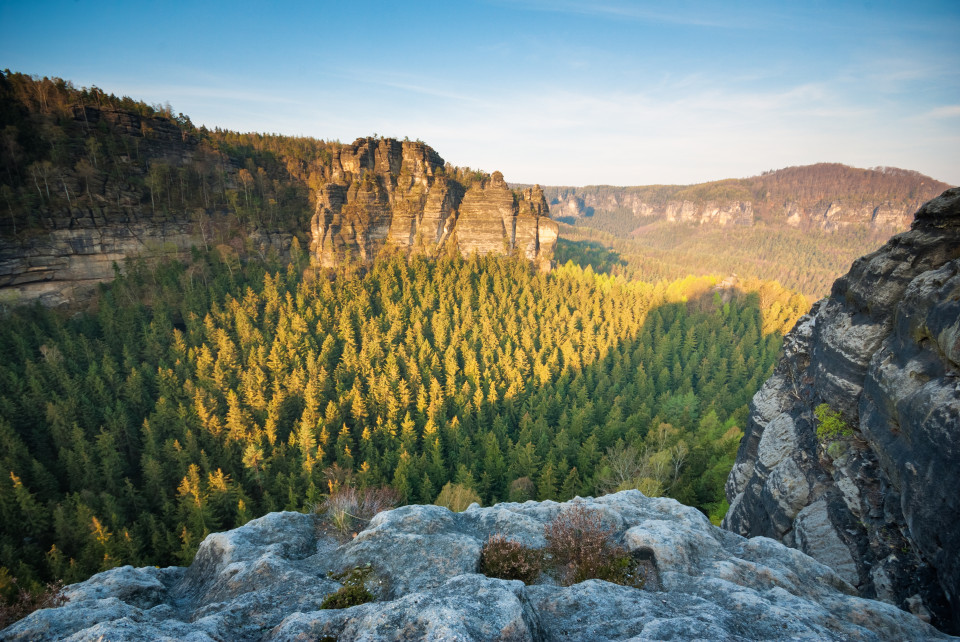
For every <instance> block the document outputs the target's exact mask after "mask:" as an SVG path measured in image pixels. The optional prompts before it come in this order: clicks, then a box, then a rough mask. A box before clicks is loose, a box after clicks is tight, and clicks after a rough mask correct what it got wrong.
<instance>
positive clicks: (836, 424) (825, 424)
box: [813, 403, 853, 443]
mask: <svg viewBox="0 0 960 642" xmlns="http://www.w3.org/2000/svg"><path fill="white" fill-rule="evenodd" d="M813 414H814V415H816V417H817V439H819V440H820V443H825V442H829V441H834V440H837V439H842V438H844V437H852V436H853V428H851V427H850V426H849V425H847V422H845V421H844V420H843V415H841V414H840V413H839V412H837V411H835V410H833V409H832V408H830V406H829V404H825V403H822V404H820V405H819V406H817V407H816V408H814V409H813Z"/></svg>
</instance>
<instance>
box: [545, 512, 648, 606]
mask: <svg viewBox="0 0 960 642" xmlns="http://www.w3.org/2000/svg"><path fill="white" fill-rule="evenodd" d="M614 532H615V529H613V528H610V527H607V526H605V525H604V523H603V516H602V514H601V513H600V512H599V511H593V510H587V509H586V508H583V507H582V506H574V507H573V508H569V509H567V510H565V511H563V512H562V513H560V514H559V515H557V517H556V518H555V519H554V520H553V521H552V522H550V523H549V524H547V525H546V526H544V536H545V537H546V539H547V553H548V554H549V555H550V559H551V562H552V563H553V565H554V566H555V568H556V571H557V581H558V582H559V583H560V584H561V585H563V586H570V585H572V584H577V583H578V582H583V581H585V580H589V579H598V580H606V581H607V582H613V583H614V584H622V585H625V586H635V587H637V588H639V587H641V586H643V576H642V573H641V572H640V570H639V567H638V564H637V563H636V561H635V560H634V559H633V557H632V556H631V555H630V553H629V551H627V550H626V549H625V548H624V547H623V546H620V545H619V544H617V543H616V542H614V540H613V535H614Z"/></svg>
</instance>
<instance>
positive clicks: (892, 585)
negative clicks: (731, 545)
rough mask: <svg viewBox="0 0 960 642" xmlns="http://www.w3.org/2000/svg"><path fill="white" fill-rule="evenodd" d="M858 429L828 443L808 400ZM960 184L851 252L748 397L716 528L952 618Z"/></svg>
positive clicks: (959, 511)
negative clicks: (765, 542) (792, 549)
mask: <svg viewBox="0 0 960 642" xmlns="http://www.w3.org/2000/svg"><path fill="white" fill-rule="evenodd" d="M821 403H826V404H828V405H829V407H830V408H831V409H833V410H834V411H839V412H841V413H842V416H843V419H844V421H845V422H846V423H847V424H848V425H849V426H850V428H851V429H852V430H853V433H852V436H850V437H848V438H843V439H839V440H836V441H833V442H828V443H825V442H824V440H823V439H818V438H817V435H816V424H817V420H816V419H815V417H814V414H813V409H814V408H815V407H816V406H818V405H819V404H821ZM958 477H960V188H954V189H950V190H947V191H946V192H944V193H943V194H942V195H941V196H940V197H938V198H936V199H933V200H931V201H929V202H928V203H926V204H925V205H924V206H923V207H922V208H921V209H920V210H919V211H918V212H917V214H916V217H915V220H914V222H913V225H912V227H911V229H910V231H908V232H905V233H903V234H900V235H898V236H895V237H893V238H892V239H891V240H890V241H889V242H888V243H887V244H886V245H884V246H883V247H882V248H880V249H879V250H878V251H876V252H874V253H873V254H870V255H868V256H865V257H863V258H860V259H858V260H857V261H856V262H855V263H854V264H853V266H852V267H851V269H850V272H849V273H848V274H847V275H845V276H843V277H841V278H840V279H838V280H837V281H836V283H835V284H834V286H833V291H832V294H831V296H830V297H829V298H828V299H824V300H823V301H820V302H819V303H817V304H816V305H815V306H814V308H813V310H811V312H810V314H808V315H807V316H805V317H804V318H802V319H801V320H800V321H799V322H798V323H797V325H796V327H795V328H794V330H793V331H792V332H791V333H790V334H789V335H788V336H787V338H786V341H785V344H784V352H783V355H782V356H781V359H780V362H779V364H778V365H777V367H776V370H775V373H774V375H773V376H772V377H771V378H770V379H769V380H768V381H767V382H766V383H765V384H764V386H763V387H762V388H761V390H760V391H759V392H758V393H757V395H756V396H755V397H754V399H753V402H752V404H751V412H750V416H749V419H748V423H747V428H746V432H745V435H744V438H743V440H742V442H741V444H740V450H739V452H738V454H737V460H736V464H735V466H734V468H733V470H732V471H731V474H730V477H729V479H728V480H727V489H726V490H727V498H728V500H729V501H730V510H729V511H728V513H727V515H726V517H725V519H724V527H725V528H728V529H730V530H732V531H734V532H737V533H740V534H742V535H747V536H754V535H764V536H767V537H772V538H774V539H778V540H780V541H782V542H784V543H786V544H788V545H790V546H796V547H798V548H799V549H801V550H803V551H804V552H806V553H808V554H809V555H811V556H812V557H814V558H816V559H818V560H819V561H821V562H823V563H825V564H827V565H829V566H831V567H832V568H834V570H835V571H837V573H839V574H840V575H841V577H843V578H844V579H846V580H847V581H849V582H850V583H851V584H853V585H854V586H856V587H857V589H858V591H859V592H860V594H861V595H864V596H867V597H876V598H878V599H882V600H885V601H888V602H891V603H893V604H896V605H898V606H900V607H901V608H904V609H908V610H911V611H913V612H914V613H917V614H918V615H920V616H922V617H924V618H926V619H928V620H930V621H933V622H934V623H936V624H937V625H938V626H940V627H942V628H944V629H945V630H950V631H958V630H960V615H958V613H960V562H958V559H960V493H957V492H956V484H955V483H954V480H956V479H957V478H958Z"/></svg>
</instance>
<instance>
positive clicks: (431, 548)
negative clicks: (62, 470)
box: [0, 491, 948, 642]
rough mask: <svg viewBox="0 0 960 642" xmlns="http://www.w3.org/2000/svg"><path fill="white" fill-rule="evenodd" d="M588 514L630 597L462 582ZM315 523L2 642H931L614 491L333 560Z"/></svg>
mask: <svg viewBox="0 0 960 642" xmlns="http://www.w3.org/2000/svg"><path fill="white" fill-rule="evenodd" d="M573 506H581V507H583V508H586V509H587V510H591V511H598V512H599V513H600V515H601V516H602V519H603V521H604V523H605V524H606V525H607V526H608V527H610V528H612V529H613V530H614V531H615V537H616V538H617V539H618V540H619V541H621V542H622V544H623V546H625V547H626V548H627V550H629V551H630V552H631V553H632V554H633V555H635V556H638V557H642V558H643V559H645V560H648V562H649V564H648V568H649V569H650V570H649V571H648V574H647V578H646V583H645V584H644V587H643V588H642V589H638V588H632V587H627V586H620V585H617V584H611V583H609V582H605V581H601V580H587V581H585V582H581V583H578V584H574V585H573V586H558V585H557V584H556V583H555V582H553V581H552V580H551V579H549V578H545V579H541V580H539V581H538V582H537V583H536V584H533V585H525V584H524V583H522V582H520V581H517V580H502V579H497V578H493V577H487V576H485V575H482V574H480V573H478V561H479V556H480V550H481V547H482V546H483V544H484V542H485V541H486V539H487V538H488V537H489V536H490V535H492V534H495V533H502V534H504V535H506V536H507V537H509V538H511V539H513V540H515V541H519V542H522V543H524V544H526V545H528V546H531V547H537V548H539V547H543V546H544V545H545V540H544V525H545V524H548V523H549V522H550V521H551V520H552V519H554V518H555V517H556V516H557V515H558V514H559V513H561V512H562V511H565V510H568V509H570V508H571V507H573ZM318 519H319V518H318V517H317V516H316V515H311V514H301V513H291V512H286V513H271V514H269V515H266V516H264V517H261V518H259V519H255V520H252V521H250V522H248V523H247V524H246V525H244V526H242V527H240V528H237V529H235V530H232V531H228V532H225V533H216V534H212V535H210V536H208V537H207V538H206V539H205V540H204V541H203V543H202V544H201V546H200V549H199V551H198V552H197V555H196V557H195V559H194V561H193V563H192V564H191V565H190V566H189V567H188V568H176V567H170V568H163V569H161V568H155V567H146V568H133V567H131V566H124V567H120V568H115V569H112V570H109V571H106V572H103V573H100V574H98V575H95V576H94V577H92V578H90V579H89V580H87V581H85V582H83V583H80V584H75V585H72V586H69V587H67V590H66V595H67V597H68V598H69V601H68V602H67V603H66V604H65V605H64V606H61V607H58V608H55V609H44V610H40V611H36V612H34V613H33V614H31V615H30V616H28V617H27V618H25V619H23V620H21V621H20V622H17V623H15V624H14V625H12V626H11V627H9V628H7V629H6V630H4V631H2V632H0V637H2V638H3V639H4V640H54V639H64V640H74V641H79V640H151V641H153V640H191V641H194V642H200V641H202V640H341V641H346V640H463V641H466V640H517V641H520V640H531V641H533V640H598V641H602V640H628V639H629V640H680V639H683V640H691V639H698V640H771V639H794V640H799V639H806V640H935V639H947V638H948V636H945V635H943V634H942V633H940V632H938V631H937V630H936V629H934V628H933V627H932V626H930V625H929V624H927V623H925V622H923V621H921V620H920V619H919V618H917V617H916V616H914V615H911V614H910V613H907V612H905V611H902V610H900V609H898V608H896V607H894V606H892V605H890V604H887V603H885V602H879V601H875V600H869V599H864V598H862V597H859V596H857V595H856V594H855V591H854V589H853V588H852V587H851V586H850V585H849V584H848V583H847V582H846V581H845V580H844V579H843V578H842V577H841V576H840V575H839V574H837V573H836V572H835V571H833V570H832V569H831V568H830V567H828V566H826V565H824V564H822V563H820V562H817V561H816V560H814V559H812V558H810V557H808V556H807V555H806V554H804V553H802V552H800V551H798V550H795V549H792V548H789V547H786V546H784V545H782V544H780V543H778V542H775V541H773V540H771V539H768V538H765V537H755V538H751V539H746V538H744V537H742V536H740V535H736V534H734V533H731V532H729V531H725V530H722V529H720V528H717V527H714V526H712V525H711V524H710V523H709V521H708V520H707V518H706V517H704V516H703V515H702V514H701V513H700V512H699V511H697V510H696V509H694V508H690V507H687V506H683V505H681V504H679V503H678V502H676V501H674V500H672V499H663V498H648V497H646V496H644V495H642V494H641V493H640V492H639V491H623V492H620V493H617V494H614V495H607V496H604V497H600V498H596V499H593V498H587V499H581V498H576V499H574V500H571V502H568V503H566V504H558V503H555V502H550V501H547V502H541V503H537V502H526V503H524V504H497V505H495V506H492V507H489V508H481V507H479V506H477V505H473V506H471V507H470V508H468V509H467V510H466V511H464V512H462V513H452V512H450V511H449V510H447V509H446V508H443V507H438V506H405V507H403V508H398V509H395V510H392V511H387V512H383V513H380V514H378V515H376V516H375V517H374V518H373V519H372V520H371V521H370V523H369V524H368V525H367V527H366V528H365V529H364V530H362V531H361V532H360V533H359V534H357V535H356V536H355V537H354V538H353V539H351V540H350V541H347V542H346V543H342V544H341V543H340V542H339V541H338V540H336V539H334V538H333V537H332V536H331V535H326V534H324V531H323V530H321V529H318ZM366 564H370V565H371V568H372V569H373V574H372V575H371V576H370V577H369V578H368V581H367V586H368V588H369V589H370V590H371V592H372V593H373V594H374V595H375V596H376V600H375V601H373V602H368V603H366V604H360V605H357V606H352V607H349V608H343V609H325V610H324V609H320V605H321V603H322V601H323V599H324V597H325V596H326V595H328V594H329V593H331V592H333V591H335V590H337V589H338V588H339V587H340V584H339V583H338V582H337V581H335V580H333V579H330V577H329V576H328V571H338V570H340V569H342V568H345V567H346V568H351V567H355V566H358V565H366Z"/></svg>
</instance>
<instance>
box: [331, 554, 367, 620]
mask: <svg viewBox="0 0 960 642" xmlns="http://www.w3.org/2000/svg"><path fill="white" fill-rule="evenodd" d="M372 571H373V569H372V568H371V566H370V565H369V564H366V565H365V566H355V567H353V568H351V569H347V570H344V571H341V572H339V573H328V574H327V575H328V577H330V579H334V580H337V581H338V582H342V583H343V586H341V587H340V588H339V589H337V590H336V591H334V592H333V593H330V594H329V595H327V596H326V597H325V598H323V602H322V603H321V604H320V608H321V609H348V608H350V607H351V606H357V605H358V604H366V603H367V602H372V601H373V600H374V595H373V593H371V592H370V591H368V590H367V587H366V581H367V578H368V577H369V576H370V573H371V572H372Z"/></svg>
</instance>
